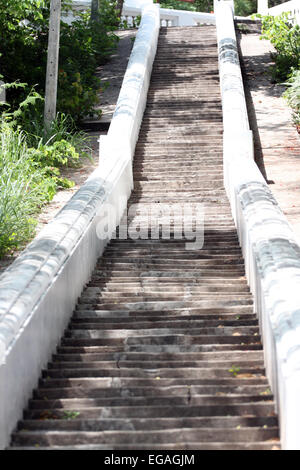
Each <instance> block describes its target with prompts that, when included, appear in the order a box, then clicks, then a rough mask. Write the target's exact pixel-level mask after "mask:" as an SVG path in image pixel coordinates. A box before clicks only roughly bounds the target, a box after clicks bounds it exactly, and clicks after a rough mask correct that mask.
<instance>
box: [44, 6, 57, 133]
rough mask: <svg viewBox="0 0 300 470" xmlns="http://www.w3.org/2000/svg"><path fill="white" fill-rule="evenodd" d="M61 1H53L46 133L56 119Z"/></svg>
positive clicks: (46, 92) (46, 99) (47, 74)
mask: <svg viewBox="0 0 300 470" xmlns="http://www.w3.org/2000/svg"><path fill="white" fill-rule="evenodd" d="M60 17H61V0H51V3H50V22H49V37H48V57H47V72H46V91H45V108H44V127H45V131H47V129H49V128H50V126H51V122H52V121H53V120H54V119H55V117H56V101H57V80H58V60H59V37H60Z"/></svg>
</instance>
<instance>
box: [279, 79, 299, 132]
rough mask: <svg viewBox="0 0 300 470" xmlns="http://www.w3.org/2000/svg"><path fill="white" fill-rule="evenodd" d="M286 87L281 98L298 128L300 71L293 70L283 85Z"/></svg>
mask: <svg viewBox="0 0 300 470" xmlns="http://www.w3.org/2000/svg"><path fill="white" fill-rule="evenodd" d="M285 85H286V86H287V89H286V91H285V92H284V94H283V96H284V98H285V99H286V100H287V102H288V103H289V105H290V107H291V108H292V110H293V121H294V123H295V124H296V126H297V127H298V128H299V127H300V70H293V72H292V75H291V77H290V78H289V80H288V81H287V82H286V83H285Z"/></svg>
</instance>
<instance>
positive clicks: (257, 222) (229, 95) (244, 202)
mask: <svg viewBox="0 0 300 470" xmlns="http://www.w3.org/2000/svg"><path fill="white" fill-rule="evenodd" d="M216 23H217V34H218V45H219V62H220V85H221V91H222V101H223V116H224V184H225V187H226V191H227V194H228V197H229V199H230V203H231V208H232V213H233V217H234V220H235V224H236V227H237V231H238V236H239V240H240V244H241V247H242V251H243V256H244V259H245V266H246V275H247V278H248V282H249V285H250V288H251V291H252V293H253V295H254V299H255V312H257V315H258V318H259V324H260V331H261V335H262V341H263V344H264V354H265V367H266V373H267V376H268V378H269V380H270V384H271V388H272V391H273V393H274V396H275V401H276V406H277V412H278V416H279V423H280V434H281V436H280V437H281V445H282V448H283V449H294V450H299V449H300V400H299V397H300V247H299V245H298V244H297V242H296V238H295V235H294V232H293V231H292V229H291V227H290V225H289V223H288V221H287V219H286V217H285V216H284V214H283V213H282V211H281V209H280V208H279V206H278V204H277V202H276V200H275V198H274V197H273V195H272V193H271V191H270V189H269V187H268V185H267V184H266V182H265V180H264V178H263V177H262V175H261V173H260V171H259V169H258V167H257V165H256V164H255V162H254V159H253V143H252V139H251V132H250V131H249V126H248V118H247V114H246V104H245V96H244V90H243V85H242V81H241V71H240V64H239V58H238V52H237V45H236V37H235V32H234V25H233V16H232V12H231V10H230V8H228V6H227V5H226V4H224V3H223V2H220V4H219V5H218V7H217V10H216Z"/></svg>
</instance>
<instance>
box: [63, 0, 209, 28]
mask: <svg viewBox="0 0 300 470" xmlns="http://www.w3.org/2000/svg"><path fill="white" fill-rule="evenodd" d="M73 4H74V8H75V10H76V9H77V10H86V9H88V8H90V0H73ZM147 4H152V0H128V2H125V3H124V6H123V10H122V16H121V19H122V20H123V21H126V23H127V24H128V26H129V27H135V26H136V23H137V18H138V17H139V16H140V15H141V11H142V8H143V7H144V6H145V5H147ZM157 5H158V4H157ZM67 21H71V17H70V16H69V18H68V19H67ZM160 24H161V26H197V25H200V24H215V16H214V15H213V14H211V13H199V12H193V11H187V10H170V9H167V8H160Z"/></svg>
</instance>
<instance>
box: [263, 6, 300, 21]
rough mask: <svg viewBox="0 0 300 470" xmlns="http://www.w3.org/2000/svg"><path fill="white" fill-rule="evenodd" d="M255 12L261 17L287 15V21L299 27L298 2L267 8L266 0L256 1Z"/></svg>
mask: <svg viewBox="0 0 300 470" xmlns="http://www.w3.org/2000/svg"><path fill="white" fill-rule="evenodd" d="M257 12H258V13H260V14H261V15H271V16H278V15H281V14H282V13H284V12H286V13H289V19H290V20H291V21H293V22H296V23H297V24H299V25H300V2H299V0H290V1H289V2H285V3H281V4H280V5H277V6H275V7H272V8H269V7H268V0H258V2H257Z"/></svg>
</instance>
